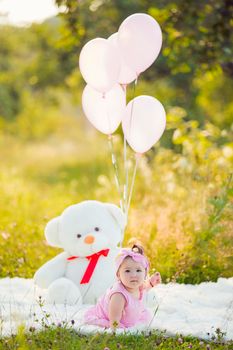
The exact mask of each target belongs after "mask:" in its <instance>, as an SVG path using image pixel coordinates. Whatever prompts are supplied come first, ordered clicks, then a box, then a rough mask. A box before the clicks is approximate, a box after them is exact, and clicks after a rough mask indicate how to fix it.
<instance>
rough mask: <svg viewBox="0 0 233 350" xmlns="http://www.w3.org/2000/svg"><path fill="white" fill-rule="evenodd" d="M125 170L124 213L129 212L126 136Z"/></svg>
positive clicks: (125, 147) (125, 146)
mask: <svg viewBox="0 0 233 350" xmlns="http://www.w3.org/2000/svg"><path fill="white" fill-rule="evenodd" d="M124 170H125V184H124V191H123V202H124V212H125V213H126V211H127V197H128V181H129V172H128V164H127V145H126V138H125V136H124Z"/></svg>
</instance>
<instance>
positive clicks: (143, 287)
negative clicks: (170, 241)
mask: <svg viewBox="0 0 233 350" xmlns="http://www.w3.org/2000/svg"><path fill="white" fill-rule="evenodd" d="M148 269H149V261H148V259H147V257H146V256H145V255H144V254H143V249H142V248H141V247H140V246H138V245H134V246H133V247H132V249H121V252H120V254H119V255H118V256H117V258H116V275H117V278H118V282H116V283H115V284H114V285H113V286H112V287H111V288H110V289H108V290H107V291H106V293H105V294H104V295H103V296H102V297H101V298H100V299H99V301H98V302H97V304H96V305H95V306H94V307H92V308H90V309H89V310H88V311H87V312H86V314H85V315H84V320H85V323H87V324H91V325H97V326H101V327H106V328H112V329H116V328H117V327H119V328H128V327H133V326H135V325H138V324H148V323H149V322H150V321H151V318H152V316H151V314H150V312H149V310H147V309H146V307H145V305H144V295H145V292H146V291H148V290H149V289H151V288H152V287H154V286H155V285H157V284H159V283H161V276H160V273H159V272H156V273H155V274H154V275H152V276H151V277H150V278H146V277H147V273H148Z"/></svg>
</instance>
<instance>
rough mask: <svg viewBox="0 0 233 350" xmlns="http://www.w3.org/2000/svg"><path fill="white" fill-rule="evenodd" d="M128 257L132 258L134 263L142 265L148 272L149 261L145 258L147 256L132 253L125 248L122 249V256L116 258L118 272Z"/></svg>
mask: <svg viewBox="0 0 233 350" xmlns="http://www.w3.org/2000/svg"><path fill="white" fill-rule="evenodd" d="M128 256H129V257H130V258H132V259H133V260H134V261H136V262H138V263H140V264H141V265H142V266H143V267H144V268H145V269H146V270H148V268H149V261H148V259H147V258H146V257H145V255H142V254H140V253H136V252H134V251H132V250H131V249H125V248H123V249H121V252H120V254H119V255H117V257H116V269H117V271H118V269H119V267H120V265H121V264H122V262H123V260H124V259H125V258H126V257H128Z"/></svg>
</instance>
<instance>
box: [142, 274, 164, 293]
mask: <svg viewBox="0 0 233 350" xmlns="http://www.w3.org/2000/svg"><path fill="white" fill-rule="evenodd" d="M161 282H162V279H161V276H160V273H159V272H156V273H154V274H153V275H152V276H150V277H149V278H148V279H147V280H146V281H145V283H144V288H145V289H146V290H149V289H151V288H153V287H154V286H156V285H157V284H159V283H161Z"/></svg>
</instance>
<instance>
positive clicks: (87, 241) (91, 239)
mask: <svg viewBox="0 0 233 350" xmlns="http://www.w3.org/2000/svg"><path fill="white" fill-rule="evenodd" d="M94 240H95V237H93V236H91V235H89V236H87V237H85V239H84V242H85V243H87V244H92V243H93V242H94Z"/></svg>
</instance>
